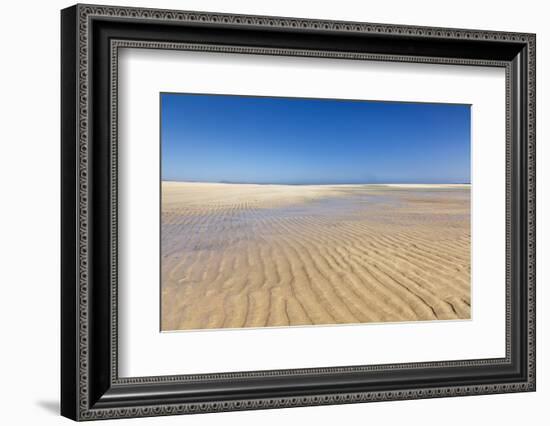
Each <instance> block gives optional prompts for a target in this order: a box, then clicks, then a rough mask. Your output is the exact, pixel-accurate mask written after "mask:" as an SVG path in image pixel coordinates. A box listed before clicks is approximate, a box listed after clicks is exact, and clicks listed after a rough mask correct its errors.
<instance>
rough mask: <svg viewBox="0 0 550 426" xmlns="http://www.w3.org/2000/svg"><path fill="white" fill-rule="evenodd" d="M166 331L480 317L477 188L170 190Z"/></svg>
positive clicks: (166, 199) (164, 228) (164, 231)
mask: <svg viewBox="0 0 550 426" xmlns="http://www.w3.org/2000/svg"><path fill="white" fill-rule="evenodd" d="M161 203H162V205H161V217H162V223H161V256H162V258H161V260H162V261H161V328H162V330H164V331H169V330H190V329H219V328H242V327H281V326H304V325H321V324H350V323H368V322H396V321H425V320H452V319H455V320H456V319H469V318H470V186H469V185H253V184H217V183H180V182H163V183H162V201H161Z"/></svg>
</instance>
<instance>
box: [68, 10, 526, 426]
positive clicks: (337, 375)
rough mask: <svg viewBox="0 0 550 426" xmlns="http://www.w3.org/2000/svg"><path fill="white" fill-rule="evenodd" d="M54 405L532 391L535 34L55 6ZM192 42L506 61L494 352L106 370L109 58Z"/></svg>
mask: <svg viewBox="0 0 550 426" xmlns="http://www.w3.org/2000/svg"><path fill="white" fill-rule="evenodd" d="M61 35H62V37H61V38H62V40H61V50H62V60H61V65H62V76H61V81H62V92H61V99H62V117H61V129H62V141H61V149H62V151H61V160H62V176H61V178H62V184H61V190H62V209H61V210H62V217H61V220H62V234H61V240H62V267H61V271H62V283H61V320H62V328H61V354H62V355H61V367H62V368H61V370H62V373H61V413H62V414H63V415H64V416H67V417H69V418H71V419H74V420H91V419H102V418H119V417H138V416H157V415H168V414H183V413H197V412H213V411H229V410H243V409H261V408H278V407H292V406H306V405H321V404H341V403H352V402H366V401H379V400H397V399H414V398H433V397H442V396H460V395H474V394H488V393H503V392H518V391H534V390H535V35H534V34H520V33H504V32H489V31H477V30H461V29H448V28H425V27H411V26H401V25H381V24H368V23H357V22H334V21H319V20H307V19H293V18H278V17H277V18H276V17H264V16H243V15H227V14H214V13H201V12H182V11H167V10H154V9H135V8H125V7H104V6H96V5H76V6H73V7H70V8H67V9H64V10H63V11H62V13H61ZM122 47H134V48H156V49H192V50H204V51H223V52H234V53H244V54H246V53H255V54H265V55H298V56H316V57H329V58H342V59H354V60H385V61H387V60H390V61H400V62H426V63H449V64H461V65H465V66H467V65H484V66H494V67H503V68H505V69H506V76H507V79H506V91H507V93H506V95H507V96H506V103H507V116H506V122H507V141H506V146H507V160H506V161H507V165H506V166H507V167H506V173H507V188H506V192H507V212H506V216H507V229H506V244H507V259H506V265H507V266H506V268H507V270H506V276H507V283H506V285H507V302H506V303H507V307H506V312H507V333H506V335H507V341H506V357H504V358H498V359H481V360H464V361H450V362H449V361H448V362H431V363H414V364H393V365H377V366H346V367H327V368H321V369H304V370H275V371H256V372H242V373H220V374H208V375H193V376H189V375H187V376H163V377H137V378H119V377H118V368H117V333H118V330H117V216H116V212H117V208H116V206H117V167H116V165H117V122H116V118H117V84H118V82H117V63H118V62H117V58H118V56H117V54H118V49H119V48H122Z"/></svg>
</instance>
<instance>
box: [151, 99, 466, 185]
mask: <svg viewBox="0 0 550 426" xmlns="http://www.w3.org/2000/svg"><path fill="white" fill-rule="evenodd" d="M160 101H161V178H162V180H164V181H182V182H211V183H243V184H245V183H248V184H251V183H254V184H278V185H343V184H350V185H351V184H364V185H367V184H400V183H401V184H469V183H470V182H471V178H470V120H471V118H470V106H469V105H457V104H429V103H405V102H378V101H353V100H338V99H303V98H277V97H250V96H232V95H197V94H177V93H162V94H161V99H160Z"/></svg>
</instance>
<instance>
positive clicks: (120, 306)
mask: <svg viewBox="0 0 550 426" xmlns="http://www.w3.org/2000/svg"><path fill="white" fill-rule="evenodd" d="M61 50H62V76H61V81H62V93H61V98H62V123H61V127H62V141H61V145H62V153H61V156H62V173H61V174H62V176H61V177H62V184H61V189H62V218H61V220H62V283H61V286H62V289H61V309H62V312H61V316H62V329H61V334H62V351H61V352H62V359H61V365H62V376H61V384H62V389H61V412H62V414H63V415H64V416H66V417H69V418H71V419H74V420H93V419H105V418H121V417H141V416H159V415H170V414H188V413H206V412H215V411H229V410H247V409H267V408H280V407H293V406H307V405H321V404H345V403H356V402H368V401H382V400H400V399H416V398H437V397H446V396H465V395H477V394H490V393H504V392H522V391H534V390H535V35H534V34H523V33H522V34H520V33H508V32H506V33H505V32H495V31H480V30H463V29H448V28H426V27H412V26H402V25H387V24H369V23H359V22H335V21H320V20H307V19H297V18H281V17H268V16H242V15H227V14H217V13H203V12H186V11H170V10H154V9H138V8H128V7H104V6H95V5H76V6H73V7H70V8H67V9H64V10H63V11H62V12H61Z"/></svg>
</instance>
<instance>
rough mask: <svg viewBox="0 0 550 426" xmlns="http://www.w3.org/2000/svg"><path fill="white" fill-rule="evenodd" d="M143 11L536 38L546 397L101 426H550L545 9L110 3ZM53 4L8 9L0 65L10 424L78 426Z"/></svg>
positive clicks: (1, 237) (467, 4)
mask: <svg viewBox="0 0 550 426" xmlns="http://www.w3.org/2000/svg"><path fill="white" fill-rule="evenodd" d="M102 3H103V4H119V5H120V4H123V5H131V6H143V7H161V8H173V9H188V10H205V11H217V12H231V13H245V14H265V15H280V16H295V17H305V18H324V19H338V20H355V21H369V22H380V23H398V24H412V25H429V26H444V27H461V28H477V29H493V30H504V31H526V32H535V33H537V54H538V58H537V67H538V70H537V78H538V82H537V86H538V87H537V96H538V100H537V106H538V114H537V115H538V125H537V132H538V138H537V139H538V149H537V162H538V177H537V183H538V190H537V196H538V202H537V208H538V210H537V216H538V230H537V238H538V240H537V244H538V297H537V299H538V312H537V315H538V333H537V334H538V374H537V378H538V390H537V392H536V393H530V394H509V395H492V396H481V397H462V398H452V399H435V400H421V401H401V402H385V403H374V404H360V405H344V406H326V407H317V408H292V409H284V410H270V411H256V412H237V413H224V414H208V415H199V416H186V417H167V418H154V419H152V418H148V419H134V420H118V421H117V422H119V423H113V422H114V421H107V422H104V423H101V424H111V423H112V424H134V425H140V424H158V425H169V424H181V423H182V422H185V424H188V425H214V424H227V425H233V424H235V425H237V424H238V425H243V426H246V425H256V424H266V425H270V424H273V425H274V424H299V423H306V424H307V423H314V424H317V425H325V424H326V425H329V424H335V423H336V424H338V423H340V424H355V423H365V422H368V423H369V424H388V425H392V424H399V423H403V422H406V423H407V425H408V426H413V425H424V426H427V425H432V424H433V425H436V424H437V425H441V424H445V425H446V426H452V425H461V426H464V425H465V424H469V423H472V424H477V423H480V422H481V421H483V422H490V423H492V424H499V425H503V426H504V425H517V424H522V423H525V422H529V421H530V422H531V424H544V423H545V420H544V418H545V417H546V418H547V417H548V408H547V406H548V401H550V367H549V364H550V356H549V354H550V352H549V342H550V315H549V313H548V309H547V308H548V307H549V306H550V292H549V291H548V289H547V288H545V287H546V285H547V284H548V281H549V279H550V266H549V262H548V261H546V259H548V258H549V257H550V247H549V244H550V230H549V221H548V219H545V218H548V217H550V167H545V166H547V165H548V164H549V161H550V149H549V147H548V144H547V143H546V142H547V141H546V140H547V138H548V134H549V131H550V125H549V124H547V122H545V120H544V118H545V117H548V116H549V114H550V104H549V102H550V94H549V93H548V78H549V77H548V76H549V75H550V49H549V45H550V27H548V24H547V16H548V11H546V10H545V2H542V1H537V0H523V1H521V2H518V1H509V0H500V1H496V0H492V1H485V2H481V1H475V0H462V1H460V2H452V3H445V2H441V1H429V0H416V1H407V0H402V1H389V0H388V1H385V2H360V1H352V0H338V1H331V2H323V1H319V0H317V1H313V0H312V1H309V0H308V1H306V0H303V1H297V0H276V1H275V0H266V1H262V2H260V1H252V0H248V1H247V0H232V1H230V2H228V1H223V0H202V1H199V0H180V1H178V0H161V1H152V0H149V1H143V0H132V1H125V0H120V1H114V2H112V1H108V0H104V1H103V2H102ZM71 4H72V3H70V2H67V1H60V0H55V1H54V0H52V1H48V2H38V1H21V2H16V1H11V2H9V3H8V4H3V7H2V18H3V19H2V24H1V25H0V31H1V38H0V40H1V43H2V50H1V53H2V56H1V57H2V62H1V64H0V107H1V110H0V117H2V120H1V121H0V135H1V136H0V151H1V153H0V188H1V197H2V198H1V199H2V203H1V205H0V259H2V261H1V262H0V291H1V295H0V330H1V335H0V336H1V340H0V342H1V343H0V348H1V349H0V401H1V406H2V409H1V412H0V418H1V419H2V420H1V421H2V423H3V424H6V425H17V424H30V425H32V424H41V425H49V424H69V421H68V420H67V419H64V418H61V417H59V416H58V413H57V412H58V404H59V397H58V395H59V264H60V260H59V227H60V224H59V176H60V174H59V78H60V77H59V62H60V58H59V9H61V8H64V7H66V6H69V5H71Z"/></svg>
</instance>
